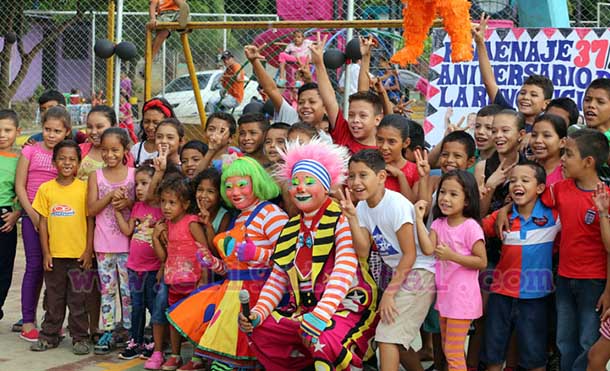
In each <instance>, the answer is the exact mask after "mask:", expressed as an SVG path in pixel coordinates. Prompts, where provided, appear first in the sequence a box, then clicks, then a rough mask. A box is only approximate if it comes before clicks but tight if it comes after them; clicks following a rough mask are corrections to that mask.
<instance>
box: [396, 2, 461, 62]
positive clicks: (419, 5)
mask: <svg viewBox="0 0 610 371" xmlns="http://www.w3.org/2000/svg"><path fill="white" fill-rule="evenodd" d="M404 4H405V8H404V9H403V12H402V15H403V38H404V41H405V45H404V47H403V48H402V49H400V50H399V51H397V52H396V54H394V55H393V56H392V58H391V62H392V63H397V64H400V65H401V66H406V65H407V64H414V63H417V58H418V57H419V56H420V55H422V53H423V51H424V41H425V40H426V37H428V31H429V30H430V27H431V26H432V23H433V21H434V17H435V16H436V14H437V11H438V13H439V14H440V16H441V17H442V18H443V24H444V26H445V30H446V31H447V33H448V34H449V37H450V39H451V60H452V61H453V62H464V61H470V60H472V57H473V51H472V33H471V27H470V13H469V10H470V2H469V1H468V0H404Z"/></svg>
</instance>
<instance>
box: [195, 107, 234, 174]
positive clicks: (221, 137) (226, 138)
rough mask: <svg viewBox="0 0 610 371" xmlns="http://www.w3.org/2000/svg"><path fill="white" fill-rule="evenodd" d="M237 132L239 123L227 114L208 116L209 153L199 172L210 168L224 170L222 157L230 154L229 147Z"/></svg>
mask: <svg viewBox="0 0 610 371" xmlns="http://www.w3.org/2000/svg"><path fill="white" fill-rule="evenodd" d="M236 132H237V123H236V122H235V119H234V118H233V116H232V115H230V114H228V113H226V112H214V113H212V114H211V115H209V116H208V119H207V121H206V126H205V135H204V137H205V141H206V142H207V143H208V152H207V153H206V155H205V156H204V158H203V161H201V163H200V164H199V167H198V169H197V172H200V171H202V170H204V169H207V168H208V167H210V166H213V167H215V168H216V170H218V171H221V170H222V155H224V154H227V153H229V147H230V146H231V142H233V137H234V135H235V133H236Z"/></svg>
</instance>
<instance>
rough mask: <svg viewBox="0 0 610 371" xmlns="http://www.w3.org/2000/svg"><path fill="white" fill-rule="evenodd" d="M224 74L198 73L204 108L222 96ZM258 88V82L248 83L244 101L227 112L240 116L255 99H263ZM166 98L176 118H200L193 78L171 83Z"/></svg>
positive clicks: (211, 71) (186, 77) (183, 77)
mask: <svg viewBox="0 0 610 371" xmlns="http://www.w3.org/2000/svg"><path fill="white" fill-rule="evenodd" d="M223 72H224V71H223V70H209V71H201V72H197V79H198V80H199V89H200V91H201V99H202V100H203V105H204V107H205V106H206V104H207V103H208V102H209V101H210V99H211V98H212V97H217V98H218V97H219V96H220V93H221V90H222V86H221V85H220V77H221V76H222V74H223ZM257 88H258V83H257V82H256V81H251V82H249V83H247V85H246V88H245V91H244V99H243V101H242V102H241V104H240V105H239V106H237V107H236V108H235V110H233V111H231V110H228V111H227V112H229V113H231V112H232V113H233V114H235V115H240V114H241V112H242V111H243V108H244V106H245V105H246V104H248V103H250V101H251V100H252V98H253V97H256V98H258V99H261V96H260V94H258V91H257ZM160 95H161V94H160ZM164 98H165V99H167V101H168V102H169V103H171V105H172V106H173V108H174V112H175V113H176V117H178V118H183V117H193V116H199V114H198V112H197V103H196V102H195V94H193V85H192V84H191V77H190V76H189V75H188V74H187V75H182V76H180V77H177V78H176V79H174V80H172V81H170V83H169V84H167V86H166V87H165V95H164ZM207 113H210V112H207Z"/></svg>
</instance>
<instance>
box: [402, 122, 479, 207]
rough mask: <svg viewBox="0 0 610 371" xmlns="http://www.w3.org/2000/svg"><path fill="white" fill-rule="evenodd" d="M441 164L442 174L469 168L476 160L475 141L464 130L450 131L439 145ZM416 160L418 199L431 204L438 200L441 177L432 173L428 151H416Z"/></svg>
mask: <svg viewBox="0 0 610 371" xmlns="http://www.w3.org/2000/svg"><path fill="white" fill-rule="evenodd" d="M439 147H440V149H441V150H440V157H439V165H440V168H441V172H442V174H445V173H448V172H449V171H451V170H468V168H470V167H471V166H472V164H474V161H475V142H474V140H473V139H472V137H471V136H470V134H468V133H466V132H465V131H463V130H457V131H454V132H451V133H449V134H448V135H447V136H446V137H444V138H443V141H442V142H441V144H440V145H439ZM414 155H415V160H416V164H417V171H418V174H419V177H420V178H419V181H418V185H417V187H418V189H417V192H418V196H417V199H418V200H425V201H427V202H428V203H429V204H430V205H432V204H434V203H435V202H436V193H437V190H438V184H439V182H440V179H441V177H440V176H435V175H430V163H429V159H428V153H427V152H426V151H423V150H418V151H415V153H414Z"/></svg>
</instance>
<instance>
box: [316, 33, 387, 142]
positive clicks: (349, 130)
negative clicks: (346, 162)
mask: <svg viewBox="0 0 610 371" xmlns="http://www.w3.org/2000/svg"><path fill="white" fill-rule="evenodd" d="M326 39H327V37H326V36H325V37H324V38H320V34H318V38H317V41H316V42H315V43H314V45H312V46H311V56H312V60H313V63H314V65H315V66H316V74H317V76H318V84H319V90H320V96H321V97H322V101H323V102H324V107H325V108H326V113H327V115H328V119H329V123H330V133H331V136H332V138H333V141H334V142H335V143H336V144H339V145H343V146H346V147H347V148H348V149H349V150H350V152H351V153H356V152H358V151H360V150H362V149H375V148H377V147H376V141H375V130H376V128H377V125H379V122H380V121H381V119H382V118H383V107H382V101H381V98H379V96H378V95H377V94H375V93H371V92H369V91H365V92H358V93H355V94H352V95H350V96H349V110H348V119H347V120H346V119H345V118H344V117H343V112H341V110H340V109H339V104H338V103H337V97H336V96H335V91H334V89H333V86H332V84H331V82H330V79H329V77H328V73H327V72H326V67H325V66H324V59H323V52H324V44H325V43H326Z"/></svg>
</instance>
